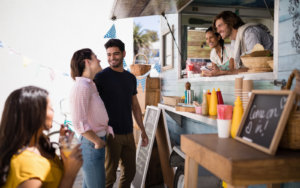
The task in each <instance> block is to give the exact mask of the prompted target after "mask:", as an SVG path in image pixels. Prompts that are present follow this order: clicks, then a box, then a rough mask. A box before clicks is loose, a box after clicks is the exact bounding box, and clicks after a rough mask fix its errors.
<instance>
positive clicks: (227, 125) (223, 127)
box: [217, 119, 231, 138]
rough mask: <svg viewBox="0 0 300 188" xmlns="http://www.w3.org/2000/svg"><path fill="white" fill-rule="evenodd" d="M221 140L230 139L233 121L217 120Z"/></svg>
mask: <svg viewBox="0 0 300 188" xmlns="http://www.w3.org/2000/svg"><path fill="white" fill-rule="evenodd" d="M217 123H218V136H219V138H229V136H230V130H231V119H229V120H227V119H217Z"/></svg>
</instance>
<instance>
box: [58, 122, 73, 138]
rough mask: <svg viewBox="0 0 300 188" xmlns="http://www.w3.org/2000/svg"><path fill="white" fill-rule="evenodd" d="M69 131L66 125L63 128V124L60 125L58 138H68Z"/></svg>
mask: <svg viewBox="0 0 300 188" xmlns="http://www.w3.org/2000/svg"><path fill="white" fill-rule="evenodd" d="M69 134H70V130H69V129H68V125H66V126H64V124H61V125H60V130H59V136H69Z"/></svg>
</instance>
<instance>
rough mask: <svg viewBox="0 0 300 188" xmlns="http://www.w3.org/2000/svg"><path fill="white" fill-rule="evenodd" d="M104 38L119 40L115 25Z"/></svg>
mask: <svg viewBox="0 0 300 188" xmlns="http://www.w3.org/2000/svg"><path fill="white" fill-rule="evenodd" d="M104 38H111V39H115V38H117V32H116V28H115V24H113V25H112V27H111V28H110V30H109V31H108V32H107V33H106V35H105V36H104Z"/></svg>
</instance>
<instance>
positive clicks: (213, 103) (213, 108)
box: [209, 88, 218, 116]
mask: <svg viewBox="0 0 300 188" xmlns="http://www.w3.org/2000/svg"><path fill="white" fill-rule="evenodd" d="M217 105H218V98H217V93H216V91H215V88H214V89H213V90H212V92H211V97H210V103H209V115H211V116H216V115H217Z"/></svg>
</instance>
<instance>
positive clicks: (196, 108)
mask: <svg viewBox="0 0 300 188" xmlns="http://www.w3.org/2000/svg"><path fill="white" fill-rule="evenodd" d="M195 111H196V114H202V106H196V107H195Z"/></svg>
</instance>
